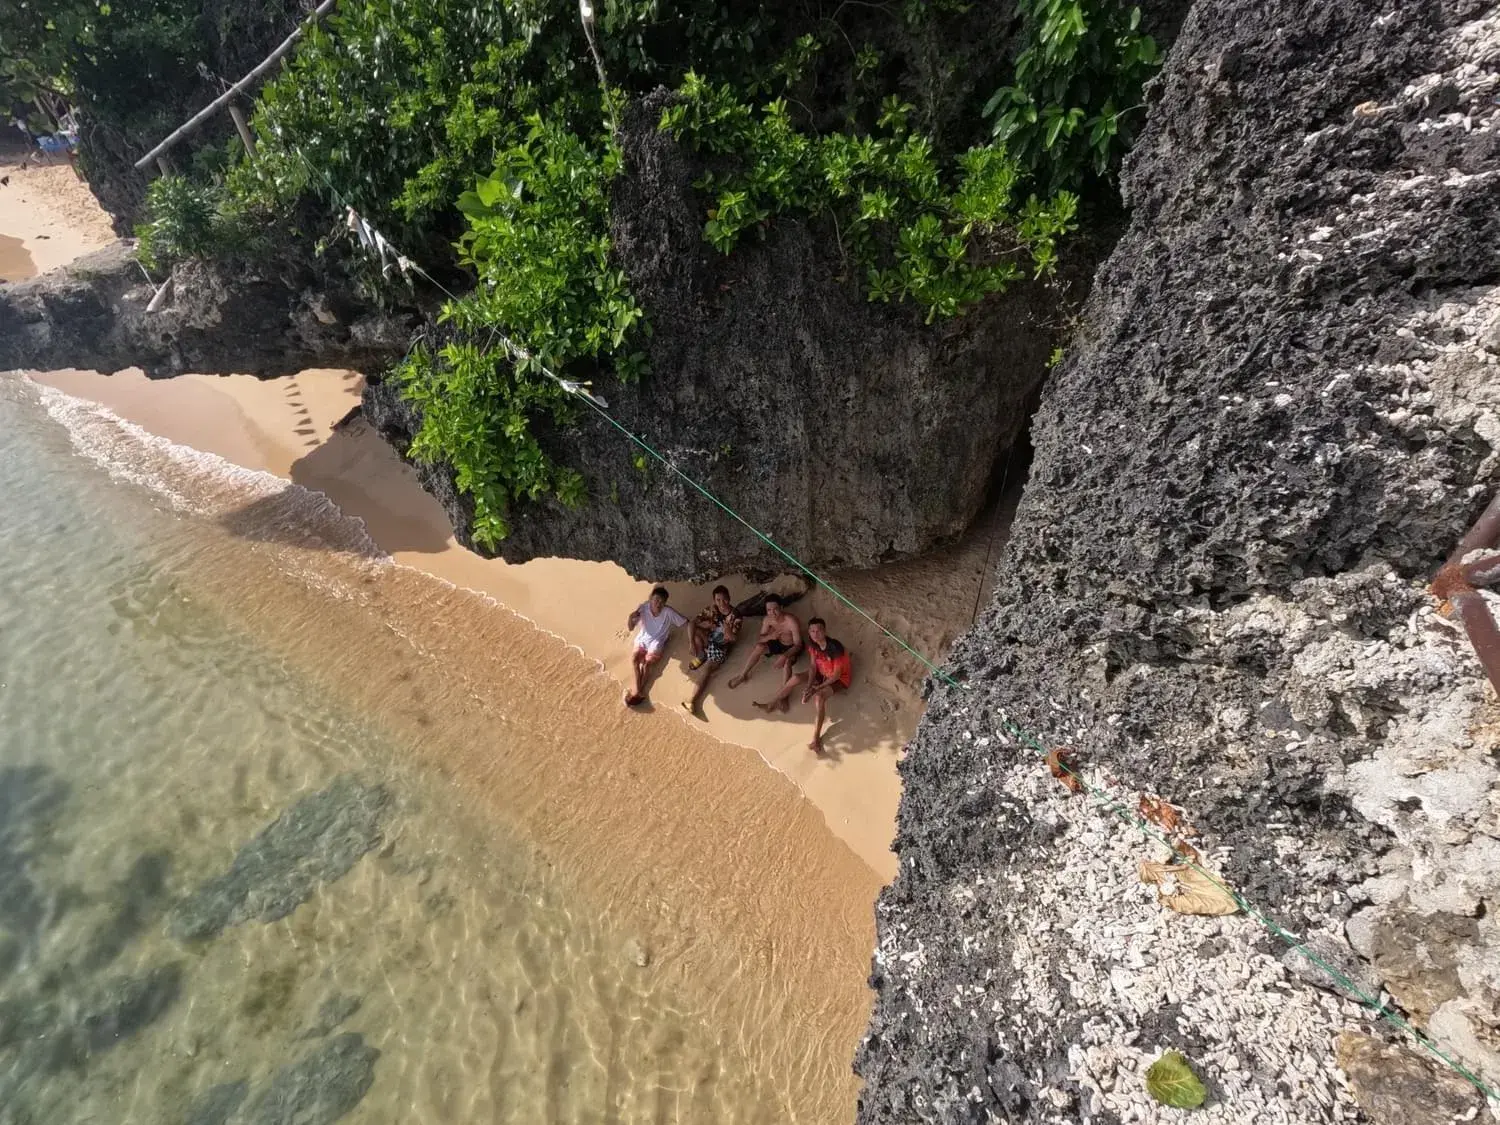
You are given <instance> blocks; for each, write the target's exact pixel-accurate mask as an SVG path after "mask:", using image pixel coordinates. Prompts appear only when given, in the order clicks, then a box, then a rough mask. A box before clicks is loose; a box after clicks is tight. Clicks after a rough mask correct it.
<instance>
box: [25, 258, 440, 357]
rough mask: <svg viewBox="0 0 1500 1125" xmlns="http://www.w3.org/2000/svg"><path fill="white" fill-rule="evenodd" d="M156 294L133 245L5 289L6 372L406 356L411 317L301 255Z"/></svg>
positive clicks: (220, 269)
mask: <svg viewBox="0 0 1500 1125" xmlns="http://www.w3.org/2000/svg"><path fill="white" fill-rule="evenodd" d="M154 292H155V290H154V289H153V288H152V286H151V285H150V284H148V283H147V281H146V278H145V276H144V275H143V274H142V273H141V270H140V267H139V266H138V265H137V264H136V261H135V258H134V250H133V247H132V244H130V243H128V242H118V243H115V244H114V245H113V246H109V247H106V248H105V249H103V250H99V251H96V252H95V253H93V254H89V255H86V256H85V257H82V258H80V259H78V260H77V261H76V262H74V263H72V264H71V265H69V266H67V267H65V268H63V269H59V270H53V271H52V272H51V273H47V274H43V275H41V276H40V277H35V278H32V279H30V280H28V281H23V282H20V283H18V284H15V285H3V284H0V370H8V369H13V368H28V369H31V370H35V371H50V370H54V369H57V368H64V367H79V368H84V369H87V370H94V371H104V372H111V371H120V370H123V369H124V368H127V367H139V368H141V369H143V370H144V371H145V372H146V373H147V374H148V375H151V376H153V377H159V376H168V375H180V374H182V373H183V372H186V371H196V372H202V373H205V374H229V373H234V372H244V373H249V374H254V375H262V376H272V375H289V374H292V373H294V372H296V371H300V370H302V369H303V368H306V367H316V366H322V367H354V368H361V367H374V368H379V367H380V366H382V365H384V364H385V363H387V362H389V361H390V360H391V359H392V358H394V357H397V356H400V355H401V354H402V353H403V352H404V351H405V349H406V344H407V340H408V338H409V335H410V330H411V326H412V324H413V323H414V318H413V317H412V316H409V315H406V314H405V313H403V312H400V311H397V312H384V311H381V310H377V309H374V308H372V307H371V306H370V305H369V304H368V303H367V302H365V301H364V300H362V299H361V298H360V297H359V296H358V294H356V293H355V292H354V290H353V287H352V285H350V284H349V283H348V281H347V279H343V278H341V277H340V275H339V273H338V271H337V270H336V269H330V270H324V269H315V268H313V267H312V266H311V265H310V264H308V263H306V262H299V261H296V260H294V259H283V260H277V261H274V262H273V261H265V262H259V263H246V262H235V263H206V262H188V263H184V264H182V265H179V266H177V267H176V268H175V269H174V271H173V274H172V291H171V294H170V297H169V299H167V300H166V302H165V303H164V304H163V305H162V306H161V307H160V308H159V309H158V310H157V311H156V312H152V313H148V312H147V311H146V306H147V305H148V304H149V303H150V301H151V298H152V295H153V293H154Z"/></svg>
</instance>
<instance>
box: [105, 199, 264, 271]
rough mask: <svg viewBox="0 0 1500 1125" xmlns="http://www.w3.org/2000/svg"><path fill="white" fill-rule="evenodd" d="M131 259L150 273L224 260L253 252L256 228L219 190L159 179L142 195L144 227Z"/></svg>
mask: <svg viewBox="0 0 1500 1125" xmlns="http://www.w3.org/2000/svg"><path fill="white" fill-rule="evenodd" d="M135 234H136V237H137V238H138V239H139V240H140V243H139V245H138V246H137V248H136V254H137V256H138V257H139V258H140V260H141V263H142V264H143V265H144V266H145V267H146V268H147V269H150V270H165V269H167V268H169V267H171V266H172V264H173V263H175V262H180V261H185V260H187V259H190V258H225V257H229V256H232V255H236V254H244V253H247V252H250V251H251V250H253V249H254V247H255V245H256V242H257V239H256V229H255V224H254V222H253V221H252V220H251V218H250V216H249V215H248V213H247V212H246V210H245V208H244V206H243V204H242V202H241V201H240V200H239V199H238V198H237V197H236V196H234V195H233V194H232V193H230V192H227V191H225V190H224V188H223V187H222V186H219V185H213V184H205V183H201V182H198V181H194V180H191V179H188V178H187V177H185V176H163V177H162V178H161V179H159V180H156V181H154V182H153V183H152V184H151V186H150V188H148V189H147V191H146V221H145V222H144V223H142V224H141V225H140V226H138V227H136V231H135Z"/></svg>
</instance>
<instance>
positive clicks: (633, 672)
mask: <svg viewBox="0 0 1500 1125" xmlns="http://www.w3.org/2000/svg"><path fill="white" fill-rule="evenodd" d="M630 676H631V680H632V681H633V684H634V686H632V687H628V688H626V689H625V706H626V707H634V706H635V705H636V704H637V703H639V702H640V701H641V654H640V653H639V652H633V653H631V654H630Z"/></svg>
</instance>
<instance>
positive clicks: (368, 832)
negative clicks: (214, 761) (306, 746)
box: [167, 776, 389, 941]
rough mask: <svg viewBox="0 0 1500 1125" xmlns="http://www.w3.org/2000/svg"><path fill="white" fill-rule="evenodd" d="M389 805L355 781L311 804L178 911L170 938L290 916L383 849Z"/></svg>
mask: <svg viewBox="0 0 1500 1125" xmlns="http://www.w3.org/2000/svg"><path fill="white" fill-rule="evenodd" d="M388 804H389V796H388V794H387V793H386V791H385V789H384V788H383V787H381V786H379V785H373V786H372V785H364V784H362V783H361V782H359V781H356V780H355V779H354V778H352V777H348V776H345V777H340V778H339V779H337V780H336V781H334V782H333V784H331V785H330V786H328V788H326V789H323V790H321V791H320V792H317V793H313V794H311V795H309V796H306V797H303V798H302V799H301V800H300V801H298V802H297V803H296V804H295V805H293V806H292V807H291V808H290V809H288V810H287V811H286V812H284V813H282V814H281V816H279V817H278V818H277V819H276V820H275V821H274V822H272V823H271V824H270V825H269V826H267V827H266V828H265V829H264V830H263V831H262V832H261V833H260V834H259V835H258V836H256V837H255V839H253V840H251V841H250V843H248V844H246V845H245V846H244V847H243V848H241V849H240V851H239V854H238V855H236V856H235V857H234V863H233V864H232V865H231V866H230V868H229V870H228V871H227V872H225V873H224V874H223V875H220V876H218V877H217V878H215V879H210V880H209V881H208V882H207V883H205V884H203V886H201V887H200V888H199V889H198V890H197V891H196V892H194V893H193V894H192V895H191V896H190V897H189V898H188V899H187V900H186V901H184V902H182V903H180V904H178V906H177V907H176V908H175V909H174V910H173V911H172V914H171V917H170V919H169V921H168V927H167V928H168V932H169V933H170V934H171V935H172V936H173V937H174V938H176V939H177V940H179V941H194V940H198V939H202V938H211V937H214V936H216V935H217V934H218V933H219V932H220V931H221V930H223V929H224V928H225V927H226V926H233V925H237V924H239V923H240V922H244V921H247V920H249V919H251V918H258V919H260V920H261V921H262V922H274V921H276V920H277V919H278V918H284V917H286V916H287V915H288V914H290V913H291V912H292V911H293V910H295V909H297V907H298V906H300V905H301V904H302V903H303V902H305V901H307V898H308V896H310V895H311V894H312V893H313V891H314V890H315V889H316V887H317V886H318V884H320V883H326V882H332V881H334V880H335V879H338V878H340V877H342V876H343V875H344V873H345V872H347V871H348V870H349V869H350V868H351V867H353V866H354V864H355V862H356V861H357V860H358V859H359V858H360V856H362V855H364V854H365V853H366V852H368V851H370V850H372V849H373V848H375V847H376V846H377V845H378V844H379V843H380V825H381V822H382V821H383V819H384V817H385V813H386V808H387V805H388Z"/></svg>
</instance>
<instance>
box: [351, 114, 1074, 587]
mask: <svg viewBox="0 0 1500 1125" xmlns="http://www.w3.org/2000/svg"><path fill="white" fill-rule="evenodd" d="M669 97H670V95H668V94H667V92H666V91H661V92H659V93H657V94H654V95H652V96H650V97H648V98H646V99H644V100H643V101H641V102H637V103H634V104H633V105H632V106H631V107H630V108H629V110H628V111H627V112H626V113H625V115H624V117H623V120H622V141H623V148H624V154H625V170H624V174H623V175H622V176H621V178H620V181H619V182H618V183H617V184H616V185H615V187H614V190H613V199H612V213H613V218H612V229H611V232H610V233H611V241H612V244H613V248H614V253H615V254H616V255H617V257H618V258H619V260H620V262H621V264H622V266H623V267H624V268H625V270H626V272H627V274H628V275H629V278H630V283H631V289H632V292H633V293H634V295H635V297H636V299H637V300H638V301H639V302H640V304H641V306H642V308H643V309H644V310H645V312H646V315H647V318H648V320H649V321H650V324H651V337H650V339H649V341H647V342H646V349H647V352H648V354H649V358H650V364H651V372H650V374H649V375H647V376H646V377H645V378H643V379H642V380H641V381H640V382H639V383H636V384H630V385H621V384H619V383H617V382H615V381H614V380H612V379H603V380H600V381H599V382H597V383H596V386H595V390H596V391H597V392H598V393H599V394H601V395H602V396H604V397H605V398H606V399H607V400H608V402H609V407H610V411H611V413H612V414H613V415H614V416H615V417H616V418H617V419H618V420H619V421H620V422H621V423H622V424H623V425H624V426H625V427H626V428H628V429H629V430H630V431H631V432H632V433H634V434H637V435H639V436H640V437H642V438H643V439H645V440H646V441H647V442H649V443H650V444H651V445H652V446H653V447H654V448H655V449H656V450H658V451H659V452H661V453H662V454H663V455H664V456H665V457H666V458H667V459H669V460H670V461H671V462H672V464H673V465H675V466H677V467H678V468H680V469H681V470H682V471H683V472H684V473H686V474H688V475H690V476H691V477H693V478H694V479H695V480H697V481H699V482H700V483H702V484H703V485H705V486H706V487H707V488H708V489H709V490H710V491H712V492H713V493H715V494H716V495H717V496H718V497H720V498H721V499H722V500H723V501H724V502H725V503H726V504H728V505H729V507H731V508H733V509H734V510H736V511H737V512H740V513H741V514H743V515H744V517H745V518H746V519H748V520H749V521H750V522H751V523H753V524H754V525H756V526H757V527H759V528H760V529H761V530H762V531H764V532H766V533H767V534H768V535H770V536H771V537H772V538H773V539H775V540H776V542H777V543H779V544H781V546H782V547H784V548H785V549H786V550H788V551H790V552H791V553H792V554H793V555H795V556H796V557H797V558H799V559H801V560H802V561H803V562H805V563H807V564H809V565H813V566H871V565H874V564H876V563H878V562H882V561H886V560H890V559H895V558H899V557H903V556H908V555H912V554H916V553H918V552H921V551H923V550H927V549H929V548H931V547H933V546H935V545H937V544H939V543H942V542H943V541H945V540H948V539H951V538H953V537H955V536H957V535H958V534H960V533H961V532H963V531H964V530H965V529H966V528H967V527H968V525H969V523H970V522H971V520H972V519H973V517H974V516H975V514H976V513H977V512H978V510H979V507H980V505H981V504H982V503H983V501H984V499H985V495H986V492H987V490H988V489H989V487H990V484H991V478H992V475H993V474H994V473H995V472H996V471H997V467H998V466H1000V465H1002V464H1003V462H1004V459H1005V457H1006V455H1007V454H1008V453H1009V451H1010V449H1011V447H1012V445H1013V444H1014V443H1015V441H1016V439H1017V438H1018V437H1019V436H1020V434H1021V433H1022V431H1023V430H1024V428H1025V425H1026V421H1027V418H1028V416H1029V413H1030V408H1031V406H1032V405H1033V401H1034V393H1035V391H1036V389H1037V387H1038V386H1039V385H1040V383H1041V381H1042V377H1043V376H1044V375H1045V374H1046V370H1047V366H1046V365H1047V359H1048V356H1049V354H1050V352H1051V350H1052V348H1053V346H1054V344H1055V343H1056V340H1057V326H1058V325H1059V324H1060V323H1062V321H1063V320H1065V319H1066V313H1067V309H1068V308H1070V307H1072V306H1075V305H1076V304H1077V302H1078V301H1079V300H1081V297H1082V292H1083V288H1084V286H1086V284H1087V278H1088V275H1089V273H1090V271H1091V269H1092V266H1093V263H1094V261H1095V260H1096V259H1097V250H1096V249H1095V245H1096V242H1097V240H1095V241H1090V240H1082V241H1080V242H1078V243H1077V244H1076V245H1075V249H1074V251H1073V257H1072V258H1070V260H1069V262H1068V263H1067V264H1066V265H1065V266H1064V267H1063V268H1062V269H1061V270H1060V271H1059V274H1058V276H1056V277H1054V278H1051V279H1049V280H1046V281H1043V282H1022V283H1018V284H1017V285H1015V286H1014V287H1013V288H1012V289H1011V290H1009V291H1008V292H1007V293H1005V294H1003V295H1001V296H999V297H996V298H992V299H990V300H988V301H986V302H984V303H983V304H982V305H980V306H979V307H977V308H975V309H973V310H972V311H970V312H969V313H968V314H967V315H965V316H963V317H959V318H957V319H955V320H951V321H947V322H944V323H939V324H933V325H929V324H926V323H925V322H924V318H923V315H922V313H921V311H920V310H918V309H916V308H913V307H909V306H904V305H900V306H892V305H886V304H880V303H873V302H871V301H869V300H868V299H867V298H866V296H865V294H864V291H863V289H862V288H861V286H860V285H859V283H858V278H857V276H855V275H857V273H858V270H857V267H855V266H854V265H853V264H851V263H848V262H845V261H843V260H842V258H841V257H840V254H839V250H838V242H837V238H836V235H835V232H834V230H833V228H832V227H831V226H827V227H825V226H822V225H815V224H806V223H802V222H797V221H793V220H789V219H778V220H776V221H775V222H774V223H773V224H772V225H771V227H770V228H769V230H768V231H767V232H766V237H765V238H764V240H762V241H757V240H754V239H750V240H747V241H746V242H745V243H744V244H743V245H741V246H740V247H738V248H737V249H736V250H735V252H734V253H733V254H731V255H729V256H728V257H726V256H724V255H722V254H720V253H719V252H718V251H716V250H714V249H713V247H712V246H710V245H709V244H708V243H707V242H705V241H704V238H703V223H704V208H705V206H706V202H705V201H704V200H703V199H702V198H700V197H699V196H698V193H696V192H695V190H694V189H693V186H692V182H693V180H694V178H695V177H696V176H697V175H698V172H699V170H698V168H697V167H696V166H695V165H694V164H693V157H692V154H691V153H689V152H686V151H684V150H683V149H682V148H681V147H680V146H679V145H678V144H677V143H676V142H675V141H674V140H673V139H672V138H671V137H670V136H669V135H667V134H664V133H662V132H660V131H659V130H658V128H657V125H658V122H659V121H660V119H661V112H662V109H663V108H664V106H665V105H667V104H668V99H669ZM366 407H367V410H366V412H367V414H369V415H370V416H371V417H375V418H379V419H381V420H382V422H383V426H382V429H383V432H385V433H386V434H387V436H388V437H389V438H390V439H391V440H392V441H393V442H394V443H395V444H396V445H397V447H398V448H404V447H405V445H406V444H408V443H409V442H410V438H411V435H412V433H413V432H414V430H415V427H416V425H417V424H418V420H417V419H416V418H413V417H411V416H410V414H409V411H408V410H407V409H406V408H405V406H404V404H402V403H401V402H400V401H399V400H398V399H397V397H396V395H395V394H394V391H393V389H392V388H390V387H376V388H372V390H371V392H370V395H369V396H368V397H367V400H366ZM543 444H544V445H545V446H547V447H548V448H549V451H550V452H551V453H552V454H553V455H554V456H555V457H556V458H557V459H558V460H560V461H563V462H564V463H566V464H569V465H572V466H574V467H575V468H577V469H579V470H580V471H581V472H582V473H583V474H584V476H585V479H586V480H587V483H588V495H589V500H588V502H587V503H586V504H585V505H584V506H583V508H582V509H580V510H577V511H570V510H566V509H563V508H562V507H561V506H559V505H556V504H537V505H526V506H522V507H518V508H516V509H515V510H514V511H513V512H512V513H511V516H510V520H511V524H512V532H511V535H510V537H509V538H508V539H506V540H505V541H504V542H503V543H502V544H501V545H500V554H502V555H503V556H504V557H505V558H506V559H509V560H511V561H524V560H525V559H528V558H533V557H536V556H542V555H565V556H568V557H571V558H583V559H608V560H613V561H615V562H618V563H620V564H621V565H622V566H624V567H625V568H626V569H627V570H629V571H631V572H632V573H634V574H637V575H641V576H646V577H651V578H684V577H690V576H702V575H712V574H721V573H726V572H729V571H733V570H736V569H742V568H743V569H756V568H764V569H778V570H779V569H785V568H786V567H787V565H788V564H787V562H786V560H785V558H783V557H782V556H781V555H780V554H778V553H777V552H776V551H774V550H773V549H771V548H770V547H768V546H767V545H766V544H765V543H764V542H763V541H762V540H761V539H759V538H758V537H757V536H756V535H755V534H754V532H752V531H751V530H750V529H749V528H747V527H745V526H744V525H743V524H741V523H739V522H737V521H736V520H735V519H734V518H732V517H731V516H729V515H728V514H726V513H724V512H723V511H720V510H719V509H717V508H716V507H715V506H714V505H713V504H711V503H710V502H709V501H707V500H706V499H704V497H702V496H701V495H700V494H699V493H697V492H696V491H695V490H694V489H693V488H692V486H691V485H689V484H688V483H687V482H685V481H684V480H682V479H681V478H680V477H677V476H675V475H673V474H672V473H671V472H669V471H668V470H667V469H666V468H664V467H663V466H661V465H660V464H659V463H657V462H656V461H655V460H649V459H648V460H646V461H644V462H641V463H640V464H638V463H637V459H638V458H640V457H641V456H642V450H641V449H640V448H639V447H638V446H636V445H635V444H633V443H632V442H631V441H630V439H629V438H628V437H627V436H626V435H625V434H622V433H620V432H619V431H618V430H616V429H614V428H613V427H612V426H610V425H609V423H607V422H605V421H604V420H603V419H601V418H599V417H597V416H594V415H591V414H589V413H587V412H585V413H584V416H583V419H582V421H581V423H580V425H579V426H577V427H576V428H574V427H571V426H570V427H568V428H567V429H566V430H563V431H554V432H548V433H545V434H544V436H543ZM642 465H643V466H644V468H643V467H642ZM439 471H440V472H441V470H439ZM443 475H445V476H448V477H449V478H450V479H451V473H444V474H443ZM429 485H430V487H431V490H432V491H434V493H435V494H436V495H437V496H438V498H439V499H441V500H443V501H444V503H445V506H446V507H447V508H448V513H449V516H450V518H451V519H452V520H453V524H454V527H455V529H456V530H457V533H458V537H459V539H460V540H461V541H463V542H465V543H470V544H471V545H472V543H471V540H470V538H469V532H468V527H469V518H470V513H469V512H468V511H467V508H466V505H465V504H463V503H462V501H461V500H459V498H458V497H457V495H456V493H455V492H454V490H453V489H452V487H451V485H448V486H444V485H442V484H439V483H437V482H431V481H429Z"/></svg>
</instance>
